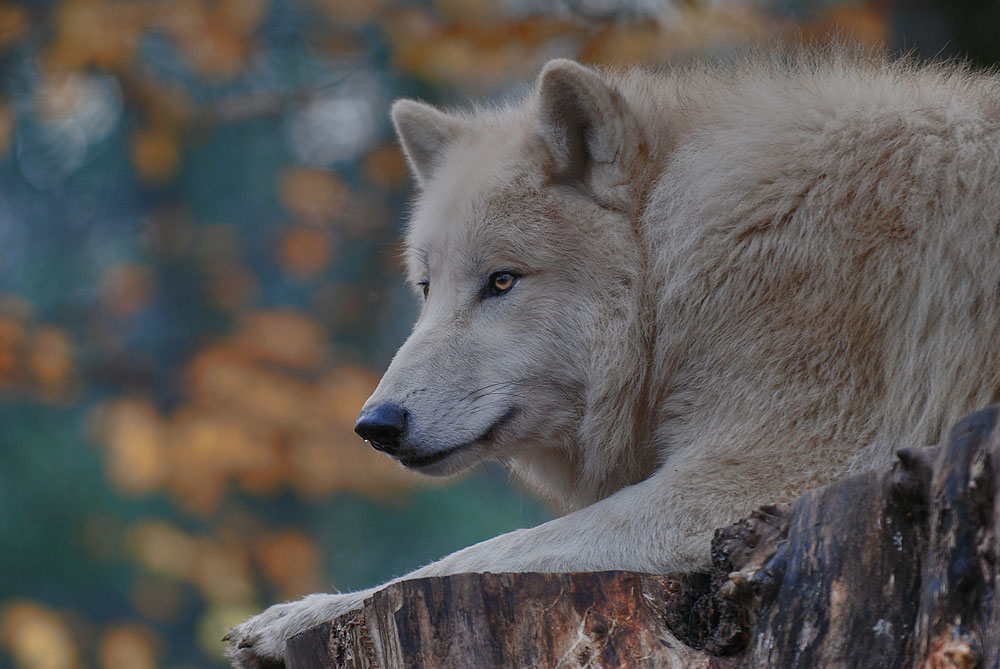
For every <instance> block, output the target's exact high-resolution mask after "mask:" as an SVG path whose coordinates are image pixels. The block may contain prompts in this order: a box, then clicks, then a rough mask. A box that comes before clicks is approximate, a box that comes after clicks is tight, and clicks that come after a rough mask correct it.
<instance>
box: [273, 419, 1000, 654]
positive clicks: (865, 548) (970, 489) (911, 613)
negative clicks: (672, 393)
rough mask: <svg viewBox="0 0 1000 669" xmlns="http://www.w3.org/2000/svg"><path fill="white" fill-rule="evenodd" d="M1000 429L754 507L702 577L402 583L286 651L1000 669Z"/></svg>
mask: <svg viewBox="0 0 1000 669" xmlns="http://www.w3.org/2000/svg"><path fill="white" fill-rule="evenodd" d="M998 474H1000V429H998V410H997V408H996V407H994V408H990V409H987V410H985V411H981V412H979V413H977V414H973V415H972V416H969V417H968V418H966V419H964V420H963V421H961V422H960V423H959V424H958V425H957V426H956V427H955V429H954V430H953V431H952V435H951V439H950V442H949V443H948V445H947V446H943V447H935V448H922V449H907V450H903V451H900V452H899V461H898V462H897V463H896V464H895V465H894V466H892V467H891V468H888V469H885V470H881V471H874V472H869V473H867V474H862V475H859V476H855V477H851V478H848V479H844V480H843V481H840V482H838V483H835V484H833V485H830V486H827V487H825V488H821V489H818V490H815V491H813V492H810V493H807V494H806V495H803V496H802V497H800V498H799V499H798V500H797V501H796V502H794V503H792V504H785V505H780V506H771V507H764V508H762V509H759V510H758V511H756V512H754V513H753V514H752V515H751V516H750V517H749V518H747V519H745V520H743V521H740V522H739V523H736V524H734V525H731V526H729V527H726V528H723V529H720V530H718V531H717V532H716V535H715V538H714V540H713V544H712V570H711V573H709V574H668V575H649V574H635V573H628V572H598V573H573V574H490V573H484V574H459V575H456V576H447V577H442V578H429V579H416V580H410V581H403V582H400V583H396V584H393V585H391V586H388V587H387V588H384V589H383V590H381V591H379V592H378V593H376V594H375V595H374V596H373V597H372V598H371V599H369V600H367V601H366V602H365V606H364V608H363V609H361V610H359V611H355V612H353V613H350V614H348V615H345V616H341V617H340V618H337V619H336V620H334V621H331V622H329V623H326V624H324V625H321V626H319V627H317V628H314V629H312V630H308V631H306V632H304V633H302V634H300V635H298V636H296V637H294V638H292V639H291V640H289V642H288V645H287V648H286V663H287V665H288V667H289V669H296V668H304V667H323V668H327V667H331V668H332V667H338V668H350V669H361V668H365V669H368V668H376V667H377V668H387V667H435V668H437V667H565V668H572V667H602V668H603V667H645V666H648V667H672V666H676V667H719V668H728V667H733V668H736V667H762V666H775V667H811V666H849V667H855V666H856V667H869V666H871V667H874V666H878V667H904V666H905V667H910V666H914V667H928V668H938V667H965V668H971V667H977V666H989V667H1000V598H998V597H997V595H998V592H997V556H998V555H1000V535H998V531H997V526H996V523H995V519H996V518H997V516H998V514H1000V496H998V494H997V492H998V489H1000V487H998V485H997V476H998Z"/></svg>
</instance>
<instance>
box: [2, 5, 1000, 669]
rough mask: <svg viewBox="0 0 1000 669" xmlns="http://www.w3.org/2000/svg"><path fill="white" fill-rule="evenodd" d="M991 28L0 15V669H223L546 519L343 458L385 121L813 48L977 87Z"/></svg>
mask: <svg viewBox="0 0 1000 669" xmlns="http://www.w3.org/2000/svg"><path fill="white" fill-rule="evenodd" d="M998 8H1000V4H998V3H994V2H986V0H981V1H979V2H968V3H962V2H943V1H942V2H940V3H937V4H935V3H932V2H912V3H905V2H893V1H891V0H873V1H872V2H821V1H811V0H774V1H770V2H769V1H764V0H761V1H759V2H739V1H735V0H733V1H730V2H726V1H722V0H717V1H710V0H686V1H681V0H676V1H674V2H669V1H668V0H626V1H623V2H615V1H613V0H493V1H491V0H433V1H431V0H428V1H426V2H419V1H415V0H145V1H125V0H39V1H37V2H0V667H4V668H6V667H11V668H14V667H17V668H21V669H36V668H37V669H61V668H73V667H99V668H101V669H120V668H126V669H129V668H135V669H149V668H153V667H170V668H181V667H217V666H220V665H221V663H222V660H221V649H222V643H221V642H220V641H219V639H220V637H221V636H222V634H223V632H224V631H225V629H226V627H227V626H229V625H231V624H234V623H236V622H238V621H240V620H242V619H243V618H244V617H246V616H248V615H250V614H252V613H254V612H256V611H258V610H260V609H261V608H263V607H264V606H266V605H267V604H270V603H273V602H276V601H281V600H285V599H290V598H296V597H299V596H301V595H303V594H306V593H308V592H312V591H318V590H331V589H353V588H359V587H363V586H368V585H373V584H375V583H377V582H380V581H383V580H385V579H387V578H389V577H391V576H394V575H398V574H401V573H404V572H406V571H408V570H410V569H412V568H414V567H416V566H418V565H420V564H423V563H426V562H428V561H430V560H432V559H434V558H437V557H440V556H442V555H444V554H446V553H448V552H450V551H452V550H454V549H457V548H460V547H462V546H464V545H468V544H470V543H473V542H475V541H478V540H481V539H485V538H487V537H490V536H493V535H495V534H497V533H500V532H504V531H508V530H511V529H514V528H517V527H524V526H529V525H534V524H537V523H539V522H541V521H543V520H545V519H546V518H548V517H549V516H550V513H551V511H550V510H548V509H546V508H544V507H543V506H541V505H540V504H538V503H537V502H534V501H532V499H531V498H530V497H528V496H527V495H525V494H523V493H521V492H520V491H518V490H517V489H516V488H514V487H512V486H511V485H510V482H509V481H508V477H507V475H506V474H505V473H504V472H503V471H500V470H499V469H496V468H491V467H489V466H484V467H481V468H480V469H478V470H476V471H475V472H473V473H471V474H469V475H467V476H465V477H462V478H459V479H454V480H451V481H447V482H443V483H442V482H437V483H434V482H428V481H424V480H418V479H417V478H416V477H414V476H412V475H408V474H406V473H405V472H403V471H401V470H400V469H399V468H398V467H396V466H395V465H393V464H392V463H391V462H390V461H389V460H388V458H385V457H384V456H381V457H380V456H378V455H377V454H376V453H375V452H374V451H372V450H371V449H370V448H368V447H367V446H366V445H365V444H364V443H363V442H362V441H361V440H360V439H359V438H357V437H356V436H355V435H354V434H353V432H352V429H351V428H352V425H353V422H354V419H355V417H356V415H357V412H358V410H359V409H360V407H361V405H362V403H363V401H364V399H365V398H366V397H367V395H368V393H369V392H370V391H371V390H372V389H373V388H374V386H375V384H376V382H377V380H378V376H379V374H380V373H381V370H382V369H384V367H385V366H386V365H387V363H388V361H389V359H390V357H391V355H392V353H393V352H394V350H395V348H396V347H397V346H398V345H399V344H400V343H401V342H402V340H403V339H404V338H405V336H406V334H407V332H408V330H409V327H410V324H411V322H412V319H413V317H414V314H415V306H416V305H415V303H414V300H413V299H412V297H411V295H410V293H409V291H408V290H407V289H406V288H405V287H404V285H403V283H402V280H401V272H400V253H399V251H400V247H399V233H400V230H401V228H402V225H403V221H404V220H405V210H406V203H407V200H408V197H409V192H410V188H411V184H410V181H409V178H408V175H407V174H406V169H405V165H404V162H403V158H402V156H401V154H400V152H399V149H398V147H397V146H396V144H395V142H394V140H393V138H392V135H391V128H390V125H389V121H388V116H387V109H388V106H389V104H390V102H391V101H392V100H393V99H394V98H397V97H400V96H410V97H419V98H422V99H425V100H428V101H431V102H435V103H457V102H461V101H463V100H467V99H469V98H476V99H479V100H492V99H498V98H502V97H504V96H511V95H516V94H517V93H518V92H523V91H524V90H526V87H527V86H529V85H530V81H531V79H532V78H533V76H534V74H535V73H537V71H538V69H539V68H540V67H541V65H542V64H543V63H544V62H545V61H546V60H547V59H549V58H552V57H556V56H566V57H573V58H578V59H580V60H582V61H584V62H590V63H615V64H630V63H660V62H666V61H670V60H675V61H676V60H680V59H685V58H690V57H692V56H695V55H698V54H702V53H706V52H708V53H713V52H714V53H720V52H721V53H726V52H727V51H734V52H735V51H738V50H739V49H741V48H743V47H744V46H745V45H747V44H748V43H749V42H750V41H752V40H758V41H761V40H763V41H767V40H787V39H793V38H796V36H798V35H801V34H805V35H808V36H813V37H818V38H823V37H825V36H829V35H832V34H841V35H848V34H849V35H855V36H856V38H858V39H860V40H863V41H866V42H869V43H872V44H883V45H885V47H884V48H886V49H888V50H889V51H891V52H897V51H899V50H912V51H916V52H917V53H919V54H921V55H923V56H926V57H935V58H944V57H953V56H967V57H969V58H971V59H972V60H973V61H974V62H975V63H977V64H978V65H989V64H992V63H993V62H994V61H995V60H996V56H997V53H998V51H1000V48H998V43H997V40H996V39H994V37H993V36H994V35H995V34H998V32H997V30H996V29H997V27H998V26H1000V9H998Z"/></svg>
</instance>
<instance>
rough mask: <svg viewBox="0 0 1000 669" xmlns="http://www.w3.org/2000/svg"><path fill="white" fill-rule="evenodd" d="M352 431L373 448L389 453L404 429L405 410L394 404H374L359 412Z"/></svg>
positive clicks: (395, 446) (395, 447)
mask: <svg viewBox="0 0 1000 669" xmlns="http://www.w3.org/2000/svg"><path fill="white" fill-rule="evenodd" d="M354 431H355V432H357V433H358V434H359V435H361V438H362V439H365V440H367V441H368V443H370V444H371V445H372V446H373V447H374V448H376V449H378V450H380V451H384V452H385V453H390V454H391V453H393V452H394V451H396V450H397V449H398V448H399V441H400V439H402V438H403V433H404V432H405V431H406V411H405V410H404V409H403V407H400V406H396V405H395V404H376V405H375V406H373V407H371V408H370V409H368V410H367V411H363V412H362V413H361V416H359V417H358V422H357V423H356V424H355V425H354Z"/></svg>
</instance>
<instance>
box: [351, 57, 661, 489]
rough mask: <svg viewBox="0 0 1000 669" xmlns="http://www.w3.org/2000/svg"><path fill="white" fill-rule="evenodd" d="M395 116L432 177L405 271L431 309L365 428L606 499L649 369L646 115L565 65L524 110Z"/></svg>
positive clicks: (422, 183) (454, 462)
mask: <svg viewBox="0 0 1000 669" xmlns="http://www.w3.org/2000/svg"><path fill="white" fill-rule="evenodd" d="M392 119H393V122H394V123H395V126H396V131H397V133H398V135H399V138H400V140H401V142H402V145H403V148H404V150H405V153H406V155H407V158H408V160H409V164H410V166H411V168H412V170H413V173H414V175H415V177H416V181H417V183H418V185H419V193H418V196H417V199H416V202H415V206H414V209H413V216H412V220H411V223H410V226H409V230H408V234H407V239H406V263H407V267H408V274H409V280H410V282H411V284H412V286H413V288H414V291H415V293H416V296H417V299H419V300H421V301H422V303H423V308H422V310H421V312H420V317H419V319H418V320H417V323H416V325H415V326H414V329H413V332H412V334H411V335H410V337H409V339H407V341H406V343H404V344H403V346H402V347H401V348H400V349H399V352H398V353H397V354H396V356H395V358H394V359H393V361H392V364H391V365H390V366H389V369H388V370H387V371H386V373H385V375H384V376H383V378H382V381H381V383H380V384H379V386H378V388H377V389H376V390H375V392H374V394H373V395H372V396H371V398H369V400H368V401H367V403H366V404H365V406H364V409H363V410H362V412H361V416H360V418H359V420H358V423H357V426H356V428H355V429H356V430H357V432H358V434H360V435H361V436H362V437H364V438H365V439H367V440H368V441H369V442H371V444H372V446H374V447H375V448H377V449H379V450H381V451H385V452H386V453H388V454H389V455H391V456H392V457H393V458H396V459H397V460H398V461H399V462H401V463H402V464H404V465H405V466H407V467H410V468H413V469H416V470H419V471H422V472H424V473H428V474H450V473H453V472H456V471H459V470H461V469H463V468H466V467H468V466H470V465H471V464H473V463H475V462H477V461H479V460H482V459H484V458H493V459H498V460H501V461H504V462H507V463H510V464H512V465H513V466H515V468H516V469H518V470H519V471H520V472H521V473H522V474H526V475H527V476H528V478H529V479H532V478H533V479H535V481H536V482H537V483H540V484H542V485H544V486H546V487H547V488H549V489H553V488H554V489H555V490H556V491H557V492H556V495H557V497H560V498H562V501H564V502H566V503H568V504H569V505H576V504H580V503H588V502H590V501H593V498H596V497H599V496H601V495H602V494H603V493H602V492H601V489H602V488H603V487H604V484H603V481H604V480H605V479H606V478H607V477H608V472H609V471H611V470H613V469H614V468H616V467H617V466H621V467H623V468H624V469H626V470H627V469H628V467H629V463H628V462H618V461H617V460H618V459H619V458H620V457H621V453H622V450H620V449H625V450H626V451H627V450H628V446H629V445H630V442H631V441H632V440H633V439H634V433H635V429H636V421H637V417H636V415H635V412H636V411H638V410H639V408H638V405H639V399H640V397H641V394H642V392H643V390H642V389H643V384H644V380H643V375H644V370H645V368H646V365H647V362H648V361H647V360H646V359H645V357H644V356H645V355H647V350H648V349H647V347H646V346H645V342H647V340H648V337H649V333H648V332H646V331H645V326H644V325H643V321H642V319H641V318H640V316H639V314H640V311H642V305H641V302H642V301H643V290H644V288H643V282H644V275H643V270H644V264H645V261H644V255H645V251H644V249H643V243H642V239H641V237H642V234H641V230H640V229H639V223H638V214H639V208H640V202H641V199H642V195H643V190H644V188H645V187H646V185H647V183H648V181H649V178H650V176H649V174H648V171H649V166H650V160H649V156H648V142H647V139H646V137H645V136H644V133H643V130H642V128H641V127H640V124H639V123H638V122H637V118H636V116H635V115H634V114H633V113H632V111H631V110H630V109H629V105H628V103H627V102H626V99H625V97H624V96H623V95H622V93H621V92H620V90H619V88H618V87H616V85H615V84H614V83H612V81H611V80H610V79H609V78H607V77H606V76H605V75H603V74H600V73H597V72H595V71H592V70H589V69H587V68H584V67H582V66H580V65H577V64H575V63H572V62H570V61H553V62H551V63H549V64H548V66H546V68H545V69H544V70H543V72H542V73H541V75H540V77H539V80H538V86H537V88H536V90H535V92H534V93H533V94H532V95H531V96H530V97H529V98H528V99H527V100H526V101H524V102H522V103H520V104H517V105H512V106H509V107H506V108H501V109H495V110H477V111H476V112H474V113H469V114H453V113H445V112H442V111H439V110H437V109H435V108H433V107H430V106H427V105H425V104H421V103H417V102H413V101H409V100H401V101H399V102H397V103H396V104H395V105H394V106H393V109H392ZM614 485H618V483H616V484H614Z"/></svg>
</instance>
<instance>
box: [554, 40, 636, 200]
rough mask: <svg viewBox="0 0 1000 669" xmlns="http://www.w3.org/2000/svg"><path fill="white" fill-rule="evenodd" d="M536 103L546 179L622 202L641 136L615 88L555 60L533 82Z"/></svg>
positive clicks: (594, 74) (577, 67)
mask: <svg viewBox="0 0 1000 669" xmlns="http://www.w3.org/2000/svg"><path fill="white" fill-rule="evenodd" d="M538 100H539V132H540V134H541V139H542V142H543V143H544V144H545V147H546V149H547V150H548V153H549V155H550V156H551V159H552V166H551V169H552V171H553V174H552V175H551V176H552V177H553V178H554V179H556V180H559V181H580V182H584V183H586V184H587V185H588V186H589V187H590V188H591V190H592V192H593V193H594V195H595V196H597V197H598V198H599V199H604V200H619V199H623V198H625V197H626V194H625V193H624V192H621V191H622V184H623V183H625V182H626V181H627V180H628V179H627V173H628V172H629V168H630V163H631V162H632V161H634V160H636V159H637V154H638V153H639V148H640V143H641V142H642V137H643V134H642V132H640V131H639V129H638V126H637V122H636V119H635V118H634V117H633V115H632V112H631V111H630V110H629V108H628V104H627V103H626V101H625V98H624V97H623V96H622V94H621V93H620V92H619V91H618V89H617V88H616V87H615V86H614V85H612V83H611V82H609V81H608V80H607V79H606V78H605V77H604V75H602V74H601V73H599V72H596V71H594V70H591V69H589V68H587V67H584V66H583V65H580V64H579V63H575V62H573V61H571V60H564V59H557V60H553V61H550V62H549V63H548V64H547V65H546V66H545V68H544V69H543V70H542V73H541V75H539V77H538Z"/></svg>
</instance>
